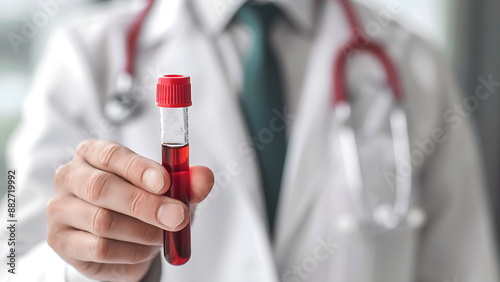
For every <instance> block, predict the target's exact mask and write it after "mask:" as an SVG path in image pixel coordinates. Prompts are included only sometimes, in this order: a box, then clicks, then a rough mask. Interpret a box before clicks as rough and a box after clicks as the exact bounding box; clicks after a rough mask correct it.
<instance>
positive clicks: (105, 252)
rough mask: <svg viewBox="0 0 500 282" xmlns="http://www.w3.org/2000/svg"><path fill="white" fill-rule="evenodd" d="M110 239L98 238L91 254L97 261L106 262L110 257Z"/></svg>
mask: <svg viewBox="0 0 500 282" xmlns="http://www.w3.org/2000/svg"><path fill="white" fill-rule="evenodd" d="M109 251H110V241H109V240H108V239H105V238H100V237H98V238H96V240H95V241H94V244H93V245H92V249H91V255H92V256H93V257H94V258H95V259H96V261H97V262H104V261H106V260H107V259H108V258H109Z"/></svg>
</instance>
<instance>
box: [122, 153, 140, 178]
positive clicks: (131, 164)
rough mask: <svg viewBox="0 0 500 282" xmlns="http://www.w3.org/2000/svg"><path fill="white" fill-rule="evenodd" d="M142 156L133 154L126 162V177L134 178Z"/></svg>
mask: <svg viewBox="0 0 500 282" xmlns="http://www.w3.org/2000/svg"><path fill="white" fill-rule="evenodd" d="M140 159H141V157H140V156H139V155H133V156H132V157H130V159H129V160H128V161H127V162H126V164H125V176H126V178H132V175H134V173H135V172H137V171H138V167H137V163H138V162H139V160H140Z"/></svg>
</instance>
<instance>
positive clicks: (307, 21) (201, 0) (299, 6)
mask: <svg viewBox="0 0 500 282" xmlns="http://www.w3.org/2000/svg"><path fill="white" fill-rule="evenodd" d="M191 1H192V4H193V5H192V7H193V8H194V10H195V12H196V14H197V15H199V17H200V21H201V23H202V25H203V26H204V27H206V28H207V29H208V31H209V32H211V33H220V32H222V31H223V30H224V29H225V28H226V27H227V25H228V24H229V22H230V21H231V19H232V18H233V17H234V16H235V14H236V12H238V10H239V8H240V7H241V6H242V5H243V4H244V3H245V2H247V0H231V1H229V0H226V1H221V0H191ZM257 1H259V2H272V3H275V4H276V5H278V7H280V8H281V10H282V11H283V13H284V14H285V15H286V17H287V19H288V20H289V21H290V22H291V23H292V25H293V26H294V27H296V28H297V29H298V30H299V31H300V32H310V31H312V29H313V25H314V11H315V9H314V8H315V4H316V2H317V1H313V0H257Z"/></svg>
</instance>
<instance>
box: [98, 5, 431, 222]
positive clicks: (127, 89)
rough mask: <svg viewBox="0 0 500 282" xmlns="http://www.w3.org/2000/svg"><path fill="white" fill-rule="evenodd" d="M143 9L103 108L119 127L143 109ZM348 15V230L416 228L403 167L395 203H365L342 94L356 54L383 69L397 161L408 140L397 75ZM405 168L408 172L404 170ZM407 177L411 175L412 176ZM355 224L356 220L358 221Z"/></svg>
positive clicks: (341, 57)
mask: <svg viewBox="0 0 500 282" xmlns="http://www.w3.org/2000/svg"><path fill="white" fill-rule="evenodd" d="M146 1H147V4H146V7H145V8H144V9H143V10H142V11H141V12H140V13H139V14H138V15H137V17H136V18H135V19H134V20H133V21H132V23H131V25H130V28H129V30H128V32H127V37H126V56H125V67H124V70H123V72H122V74H121V75H120V76H119V77H118V78H117V83H116V89H115V95H113V96H112V97H111V98H110V99H108V100H107V101H106V102H105V104H104V109H103V112H104V115H105V117H106V118H107V119H108V120H109V121H110V122H112V123H114V124H122V123H124V122H126V121H128V120H130V119H131V118H133V117H134V116H136V115H137V114H138V113H139V111H140V109H141V107H140V103H139V101H137V100H136V99H134V97H133V95H132V94H131V90H132V76H133V74H134V68H135V66H134V55H135V53H136V47H137V40H138V36H139V33H140V30H141V28H142V25H143V23H144V20H145V18H146V16H147V14H148V13H149V11H150V9H151V7H152V5H153V3H154V0H146ZM339 1H340V3H341V5H342V7H343V9H344V12H345V14H346V16H347V19H348V22H349V25H350V27H351V30H352V37H351V39H350V40H349V41H348V42H347V43H346V44H345V46H343V47H342V48H341V50H340V51H339V53H338V54H337V56H336V58H335V62H334V65H333V86H334V88H333V99H332V101H333V108H334V111H333V113H334V115H335V118H336V120H338V121H339V122H340V127H339V128H340V130H339V134H338V135H339V143H340V146H341V151H342V159H343V162H344V167H345V170H346V178H347V185H348V188H349V194H350V195H351V198H352V199H353V203H355V204H354V206H355V210H356V213H357V218H361V222H354V221H353V220H352V219H348V221H349V220H350V221H352V222H351V223H350V224H347V225H346V226H353V225H354V226H358V227H360V226H364V227H362V228H363V229H365V227H366V228H368V229H370V230H372V232H373V231H377V230H378V231H383V230H392V229H395V228H396V227H398V226H403V225H410V226H414V225H415V226H417V225H420V224H421V222H422V221H423V215H422V213H421V212H420V211H418V210H410V202H411V192H412V180H411V177H404V176H403V175H407V174H408V172H406V171H405V172H404V173H403V172H402V171H401V170H402V168H401V167H398V166H396V176H397V179H396V187H395V188H396V189H395V191H396V192H395V200H394V203H393V204H392V205H379V206H377V207H375V208H374V209H373V210H372V211H370V208H369V202H368V199H366V197H365V196H366V195H365V194H366V193H363V191H364V190H365V183H363V178H362V175H361V165H360V160H359V153H358V150H357V146H356V137H355V134H354V130H353V128H352V126H351V125H350V120H351V119H350V117H351V106H350V104H349V102H348V100H347V96H346V94H345V93H346V92H345V89H344V88H345V80H344V73H345V67H346V62H347V60H348V58H349V57H350V56H351V54H353V53H354V51H366V52H369V53H371V54H372V55H374V56H375V58H377V59H378V60H379V61H380V62H381V63H382V65H383V67H384V71H385V74H386V76H387V81H388V85H389V86H390V88H391V90H392V93H393V95H394V98H395V100H396V102H397V103H396V105H395V107H393V109H392V111H391V113H390V127H391V132H392V143H393V150H394V156H395V157H402V158H405V159H407V160H410V159H411V155H410V143H409V136H408V123H407V119H406V114H405V111H404V110H403V108H402V107H401V100H402V93H401V88H400V85H399V79H398V75H397V70H396V67H395V66H394V64H393V63H392V61H391V60H390V58H389V56H388V55H387V53H386V52H385V51H384V50H383V48H382V47H381V46H380V45H378V44H377V43H375V42H373V41H372V40H370V39H368V38H367V37H366V36H365V35H364V34H363V33H362V32H361V29H360V28H359V27H360V24H359V21H358V19H357V17H356V14H355V12H354V9H353V7H352V4H351V3H350V2H349V0H339ZM405 169H406V168H405ZM410 175H411V173H410ZM358 221H359V220H358Z"/></svg>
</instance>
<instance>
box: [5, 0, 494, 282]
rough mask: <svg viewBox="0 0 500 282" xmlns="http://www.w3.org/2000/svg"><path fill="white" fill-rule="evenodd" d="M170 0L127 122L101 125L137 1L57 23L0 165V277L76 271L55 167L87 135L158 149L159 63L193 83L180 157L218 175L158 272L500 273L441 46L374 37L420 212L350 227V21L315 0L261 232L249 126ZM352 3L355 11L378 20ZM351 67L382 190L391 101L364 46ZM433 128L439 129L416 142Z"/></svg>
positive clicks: (364, 151) (475, 160)
mask: <svg viewBox="0 0 500 282" xmlns="http://www.w3.org/2000/svg"><path fill="white" fill-rule="evenodd" d="M169 2H172V6H174V7H172V9H178V10H177V13H176V14H177V17H176V18H175V19H172V20H168V21H169V22H170V24H169V25H168V26H167V25H166V26H165V28H164V29H163V30H160V31H159V32H158V34H156V35H154V34H153V35H152V37H155V36H156V38H158V37H159V36H160V35H161V38H163V39H162V40H156V41H154V40H149V39H147V38H145V37H147V35H146V36H142V37H141V43H140V45H139V46H140V47H139V50H140V51H139V53H138V55H137V56H136V62H137V72H138V74H137V75H136V80H135V81H134V85H135V86H134V93H135V94H136V95H137V97H138V98H139V100H141V101H142V104H143V111H142V113H141V115H139V116H138V117H136V118H135V119H133V120H131V121H130V122H128V123H126V124H125V125H123V126H113V125H110V124H109V123H108V122H107V121H106V119H105V118H104V117H103V115H102V111H101V109H102V106H103V101H104V100H105V99H106V97H109V95H111V94H112V93H113V91H114V87H115V81H116V77H117V76H118V75H119V73H120V72H121V70H122V68H123V58H124V45H123V38H124V34H125V31H126V26H127V25H128V23H129V22H130V20H131V18H132V17H133V15H135V14H136V13H137V9H135V8H133V9H132V8H131V9H129V8H117V7H116V6H115V7H114V9H113V11H114V12H113V13H112V14H110V13H109V11H108V13H107V14H106V16H103V17H98V18H99V19H98V20H96V19H92V20H89V21H87V22H85V23H84V24H79V25H75V26H71V27H68V28H67V29H66V30H65V31H64V32H61V33H59V34H58V35H56V36H55V38H54V40H53V41H52V43H51V44H50V46H49V48H48V55H47V56H46V57H45V58H44V60H43V62H42V64H41V68H40V70H39V71H38V75H37V78H36V83H35V85H34V91H33V93H32V94H31V95H30V97H29V98H28V100H27V102H26V106H25V109H24V110H25V116H24V118H23V120H22V126H21V127H20V129H19V131H18V134H17V137H16V138H15V139H14V141H13V142H12V143H11V145H12V146H11V149H10V152H11V157H12V160H13V162H12V163H11V165H10V167H12V168H14V169H16V170H17V173H18V191H17V199H18V214H17V215H18V218H19V223H18V233H17V245H18V248H17V255H18V265H17V274H16V275H7V278H10V279H14V280H19V281H51V282H55V281H83V280H78V279H77V276H78V275H76V273H75V270H74V269H72V268H71V267H70V266H69V265H67V264H66V263H64V261H62V260H61V259H60V258H58V256H57V254H55V252H53V251H52V250H51V249H50V248H49V247H48V246H47V244H46V243H45V229H46V227H45V224H46V223H45V213H44V208H45V205H46V202H47V201H48V199H49V198H50V197H51V196H52V194H53V186H52V185H53V184H52V181H53V175H54V171H55V169H56V168H57V166H58V165H60V164H62V163H64V162H66V161H68V160H69V159H70V158H71V156H72V154H73V152H74V148H75V147H76V145H77V144H78V143H79V142H80V141H81V140H83V139H87V138H102V139H109V140H113V141H117V142H120V143H121V144H123V145H125V146H127V147H130V148H131V149H132V150H134V151H136V152H137V153H139V154H141V155H144V156H146V157H149V158H152V159H155V160H158V161H159V160H160V151H159V150H160V146H159V140H160V139H159V114H158V110H157V108H156V106H155V103H154V87H155V82H156V77H157V76H158V75H160V74H164V73H182V74H188V75H190V76H191V77H192V83H193V84H192V91H193V101H194V102H193V106H192V108H191V109H190V144H191V163H192V164H199V165H206V166H208V167H210V168H211V169H212V170H213V171H214V173H215V175H216V185H215V187H214V189H213V191H212V193H211V194H210V195H209V197H208V199H207V200H206V201H205V202H204V203H202V204H200V205H199V207H198V209H197V211H196V217H195V221H194V223H193V227H192V228H193V229H192V258H191V260H190V261H189V263H187V264H186V265H184V266H182V267H172V266H169V265H167V264H166V263H165V262H162V267H161V270H162V271H161V273H162V274H161V275H162V278H161V281H179V282H181V281H217V282H230V281H231V282H232V281H242V282H247V281H248V282H250V281H260V282H276V281H286V282H289V281H340V282H341V281H351V282H371V281H373V282H410V281H422V282H442V281H460V282H477V281H482V282H495V281H499V280H498V276H497V261H496V254H495V244H494V241H493V237H492V231H491V223H490V218H489V215H488V210H487V205H486V201H485V197H484V186H485V185H484V180H483V175H482V168H481V165H480V160H479V155H478V150H477V144H476V140H475V138H474V134H473V130H472V128H471V121H470V119H469V118H466V117H465V116H461V115H459V114H454V113H450V112H449V109H453V108H452V106H453V105H454V104H461V103H462V100H461V98H460V95H459V92H458V90H457V88H456V83H455V81H454V80H453V79H452V77H451V75H450V71H449V70H448V69H447V68H446V67H445V64H444V63H443V58H441V57H440V56H439V55H437V54H436V53H435V52H434V51H432V50H431V48H429V47H428V46H427V45H425V44H424V43H423V42H422V41H421V40H420V39H418V38H417V37H415V36H414V35H411V34H409V33H408V32H407V31H405V30H403V29H402V28H400V27H399V26H398V25H396V24H394V23H391V24H390V25H389V26H387V27H384V28H383V29H382V30H381V32H380V34H378V35H377V36H374V37H373V38H372V39H373V40H375V41H377V42H380V43H381V44H382V45H383V46H384V47H385V49H386V50H387V51H388V53H389V54H390V56H391V58H392V59H393V60H394V61H395V62H396V65H397V67H398V68H399V74H400V79H401V82H402V85H403V89H404V95H405V100H404V102H403V106H404V108H405V109H406V111H407V115H408V119H409V126H410V139H411V144H410V145H411V150H412V152H415V151H417V153H415V156H416V157H417V158H418V156H422V155H424V158H420V159H418V160H417V161H415V164H414V165H413V168H414V172H413V175H412V178H413V183H414V190H413V192H412V196H413V197H412V202H411V206H412V210H416V211H420V213H419V214H420V217H419V218H420V220H417V221H416V222H419V224H413V225H405V226H403V227H401V228H399V229H396V230H393V231H388V232H386V233H382V234H368V233H363V232H358V231H357V230H358V229H357V228H356V224H355V223H356V220H354V221H353V219H356V218H357V216H358V215H356V213H355V212H354V209H353V206H354V202H353V201H355V199H352V197H350V194H349V191H348V189H347V185H346V180H345V171H344V169H343V165H342V159H341V157H340V154H339V146H338V140H337V138H336V136H337V132H338V125H337V123H336V121H335V119H333V118H332V108H331V103H330V95H331V87H332V85H331V83H332V82H331V78H332V73H331V67H332V62H333V56H334V54H335V53H336V52H337V51H338V50H339V46H340V45H341V44H342V43H343V42H344V41H345V40H346V39H347V38H348V36H349V30H348V28H347V23H346V21H345V17H344V15H343V13H342V12H341V9H340V7H339V5H338V3H336V2H335V1H324V4H322V5H324V8H323V9H321V14H320V17H319V19H318V21H319V28H318V32H317V34H316V35H315V36H314V39H313V47H312V52H311V57H310V60H309V63H308V65H307V66H304V67H305V68H307V71H306V77H305V79H304V85H303V90H302V94H301V100H300V106H299V108H298V110H297V112H296V113H294V115H293V116H287V115H286V114H285V115H284V116H283V117H280V118H284V119H285V120H287V122H288V126H289V127H288V132H289V151H288V154H287V160H286V167H285V171H284V179H283V187H282V190H281V191H282V192H281V193H282V194H281V199H280V204H279V210H278V218H277V226H276V238H275V239H274V243H273V244H270V242H269V239H268V230H267V226H266V215H265V212H264V205H263V199H262V197H263V196H262V193H261V188H260V187H259V183H260V182H259V175H258V170H257V165H256V162H255V159H254V157H253V154H252V152H251V151H247V150H242V148H243V147H244V146H245V145H242V144H246V143H245V142H247V139H248V137H247V134H248V133H247V132H246V127H245V123H244V120H243V118H242V115H241V113H240V111H239V107H238V97H237V94H236V93H234V91H231V90H230V89H229V87H228V82H227V79H226V78H227V76H226V73H225V70H224V67H223V62H222V55H221V54H219V53H218V51H217V46H216V45H214V44H213V42H212V41H211V39H210V37H209V36H207V35H206V34H203V32H201V30H200V28H199V26H198V25H197V24H196V21H195V20H194V16H193V14H192V13H191V12H190V10H189V9H188V8H187V7H186V6H185V5H179V6H177V5H176V4H174V3H175V2H176V1H169ZM359 10H360V11H359V12H360V13H361V14H363V21H364V22H367V21H370V20H373V19H371V18H369V15H368V14H366V13H363V12H365V10H364V9H363V8H359ZM166 21H167V19H166ZM146 30H147V28H146ZM145 34H148V31H146V32H145ZM348 77H349V78H348V82H349V83H348V86H349V91H350V93H351V94H350V95H352V97H354V98H353V100H354V101H353V104H354V109H355V111H356V112H358V114H355V115H356V116H359V118H358V119H359V120H366V119H368V120H371V121H374V122H371V123H369V124H368V123H366V122H363V121H359V122H357V123H356V124H357V125H359V126H358V127H359V128H360V129H358V128H357V129H356V130H357V132H358V134H359V136H360V137H359V144H358V145H359V147H360V149H359V150H360V155H361V158H362V160H364V161H363V162H362V164H363V167H364V169H363V175H364V176H365V177H366V179H365V183H368V184H367V187H371V188H372V189H375V190H372V191H377V192H376V194H377V195H378V197H380V198H384V197H385V198H387V199H391V195H392V193H391V192H388V191H389V190H387V189H386V188H384V189H382V188H379V187H387V185H386V183H387V179H388V178H387V175H390V174H387V173H386V172H387V171H393V169H394V166H395V164H394V158H393V156H392V155H391V153H390V152H391V148H392V145H391V139H390V132H389V131H388V129H387V126H386V124H387V122H386V121H387V114H386V113H387V109H388V108H389V107H391V100H390V99H385V98H383V97H388V96H383V95H381V94H380V93H377V92H376V91H375V92H374V91H372V90H371V89H377V88H379V89H380V87H377V85H380V84H383V83H384V76H383V74H382V73H381V69H380V67H379V65H378V64H377V63H376V61H374V60H373V58H371V57H370V56H366V55H361V56H359V57H358V58H357V59H354V60H352V64H350V67H349V69H348ZM486 89H487V88H486V87H484V88H483V89H482V90H481V91H485V90H486ZM379 92H380V91H379ZM380 97H382V98H380ZM374 105H377V107H375V106H374ZM377 120H378V121H377ZM440 129H442V130H443V131H444V133H445V135H446V141H445V142H443V143H442V144H438V143H436V142H434V143H432V142H431V143H432V144H431V143H427V144H428V145H427V146H428V147H423V146H422V145H421V143H422V142H424V140H427V141H428V140H429V138H432V136H433V135H435V134H436V133H435V132H436V130H438V131H439V130H440ZM440 134H441V135H442V132H441V133H440ZM438 135H439V134H438ZM439 140H441V139H439ZM441 141H442V140H441ZM418 144H420V145H418ZM422 148H423V149H422ZM426 148H427V149H426ZM431 149H432V150H431ZM418 152H420V154H419V153H418ZM422 152H423V153H424V154H422ZM427 153H428V154H427ZM377 169H379V171H378V173H377V171H376V170H377ZM389 178H390V177H389ZM378 184H380V185H378ZM377 189H379V190H377ZM4 210H5V209H4V208H2V213H3V212H4ZM6 235H7V234H6V233H5V230H2V236H6ZM2 238H3V237H2ZM2 248H3V247H2ZM3 265H4V266H5V264H3ZM153 267H158V265H156V264H155V265H154V266H153ZM5 273H6V271H2V273H0V275H2V276H3V275H5ZM80 279H81V278H80Z"/></svg>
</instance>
